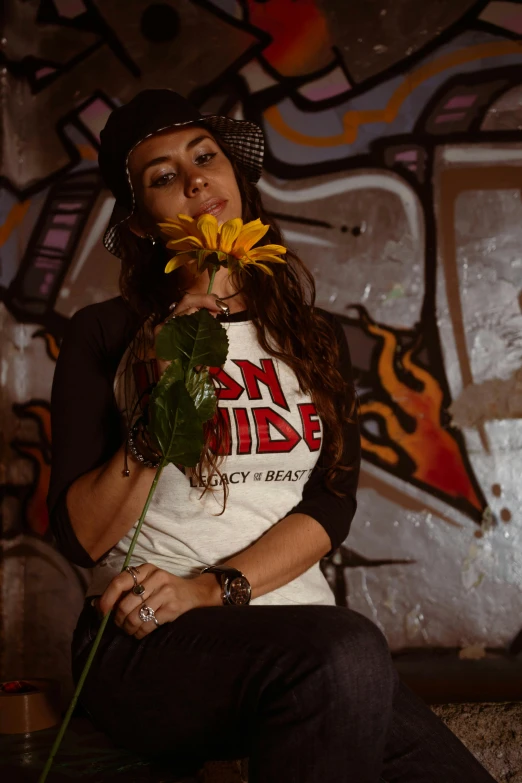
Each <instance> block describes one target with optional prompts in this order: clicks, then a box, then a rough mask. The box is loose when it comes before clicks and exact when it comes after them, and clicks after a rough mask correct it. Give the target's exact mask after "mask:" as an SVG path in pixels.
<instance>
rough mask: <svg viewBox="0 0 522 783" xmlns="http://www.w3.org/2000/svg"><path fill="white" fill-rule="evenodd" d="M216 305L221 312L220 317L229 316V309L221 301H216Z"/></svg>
mask: <svg viewBox="0 0 522 783" xmlns="http://www.w3.org/2000/svg"><path fill="white" fill-rule="evenodd" d="M216 304H217V306H218V307H219V309H220V310H221V313H222V315H226V316H229V315H230V307H229V306H228V305H227V304H225V302H223V301H222V300H221V299H216Z"/></svg>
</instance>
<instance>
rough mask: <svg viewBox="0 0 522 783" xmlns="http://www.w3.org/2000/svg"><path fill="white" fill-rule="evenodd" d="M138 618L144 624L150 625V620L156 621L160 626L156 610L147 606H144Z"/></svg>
mask: <svg viewBox="0 0 522 783" xmlns="http://www.w3.org/2000/svg"><path fill="white" fill-rule="evenodd" d="M138 617H139V618H140V620H141V621H142V623H148V622H149V621H150V620H154V621H155V623H156V625H159V623H158V621H157V620H156V615H155V613H154V609H152V608H151V607H150V606H147V604H143V606H142V607H141V609H140V611H139V612H138Z"/></svg>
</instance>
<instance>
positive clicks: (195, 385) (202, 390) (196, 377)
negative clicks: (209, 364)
mask: <svg viewBox="0 0 522 783" xmlns="http://www.w3.org/2000/svg"><path fill="white" fill-rule="evenodd" d="M186 386H187V391H188V393H189V394H190V396H191V398H192V401H193V403H194V406H195V408H196V410H197V413H198V416H199V420H200V421H201V422H202V423H203V422H205V421H208V420H209V419H211V418H212V416H213V415H214V413H215V412H216V407H217V397H216V390H215V388H214V384H213V383H212V379H211V377H210V373H209V371H208V370H207V368H206V367H205V368H204V369H202V370H200V372H197V371H196V370H190V371H189V372H188V373H187V380H186Z"/></svg>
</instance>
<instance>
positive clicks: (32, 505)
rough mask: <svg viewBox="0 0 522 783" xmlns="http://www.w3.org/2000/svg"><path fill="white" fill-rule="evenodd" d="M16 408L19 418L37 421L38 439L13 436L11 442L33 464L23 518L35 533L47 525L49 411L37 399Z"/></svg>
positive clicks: (49, 470) (49, 451) (49, 440)
mask: <svg viewBox="0 0 522 783" xmlns="http://www.w3.org/2000/svg"><path fill="white" fill-rule="evenodd" d="M17 408H18V410H17V413H18V415H19V416H20V417H21V418H30V419H35V420H36V422H37V424H38V431H39V435H40V443H34V442H24V441H22V440H15V441H13V444H12V445H13V447H14V448H15V449H16V451H17V452H18V453H19V454H21V455H22V456H24V457H27V458H28V459H30V460H31V462H32V463H33V465H34V469H35V479H34V490H33V492H32V494H31V497H30V498H29V501H28V503H27V508H26V522H27V524H28V525H29V527H30V528H31V530H32V531H33V532H34V533H38V535H43V534H44V533H45V532H46V530H47V528H48V526H49V517H48V514H47V502H46V499H47V492H48V489H49V479H50V477H51V462H50V455H51V412H50V410H49V408H48V407H46V406H45V405H44V404H42V403H39V402H29V403H27V404H25V405H21V406H17Z"/></svg>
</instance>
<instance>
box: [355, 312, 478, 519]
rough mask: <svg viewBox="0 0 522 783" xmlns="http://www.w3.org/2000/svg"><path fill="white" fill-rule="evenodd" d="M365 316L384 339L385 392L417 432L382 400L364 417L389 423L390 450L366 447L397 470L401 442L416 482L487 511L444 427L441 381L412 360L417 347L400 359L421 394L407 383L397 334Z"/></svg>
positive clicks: (366, 406) (364, 410)
mask: <svg viewBox="0 0 522 783" xmlns="http://www.w3.org/2000/svg"><path fill="white" fill-rule="evenodd" d="M363 318H364V322H365V325H366V328H367V330H368V331H369V332H370V334H373V335H377V336H379V337H381V338H382V348H381V352H380V355H379V360H378V374H379V378H380V381H381V383H382V386H383V388H384V389H385V390H386V391H387V392H388V394H389V395H390V397H391V398H392V400H393V401H394V402H395V403H397V404H398V405H399V406H400V408H401V409H402V410H403V411H404V413H406V414H407V415H408V416H410V417H412V418H413V419H414V420H415V427H414V429H413V432H407V431H406V430H405V429H404V428H403V427H402V425H401V423H400V421H399V420H398V418H397V416H396V415H395V413H394V412H393V411H392V409H391V408H390V407H389V406H388V405H387V404H385V403H382V402H377V401H369V402H366V403H362V404H361V416H364V415H369V414H373V415H375V416H379V417H380V418H381V419H382V420H383V421H384V423H385V425H386V430H387V434H388V437H389V438H390V440H391V441H392V445H391V446H383V445H379V444H375V443H372V442H371V441H369V440H368V439H367V438H366V437H364V435H363V437H362V446H363V449H364V450H365V451H367V452H370V453H372V454H375V455H376V456H377V457H379V459H380V460H382V462H384V463H386V464H388V465H389V466H391V467H394V466H396V465H397V463H398V461H399V452H398V451H397V450H396V449H395V448H394V444H396V445H397V446H398V447H400V449H402V450H403V451H405V452H406V453H407V454H408V456H409V457H410V458H411V459H412V461H413V463H414V465H415V470H414V472H413V474H412V478H415V479H417V480H418V481H420V482H422V483H423V484H427V485H428V486H430V487H433V488H436V489H438V490H439V491H441V492H443V493H444V494H446V495H448V496H449V497H452V498H456V499H461V498H464V499H465V500H467V501H468V502H469V503H470V504H471V505H472V506H473V507H474V508H476V509H477V510H479V511H482V510H483V503H482V502H481V500H480V498H479V497H478V496H477V493H476V492H475V489H474V488H473V484H472V482H471V479H470V476H469V474H468V471H467V469H466V466H465V464H464V461H463V459H462V455H461V452H460V449H459V445H458V443H457V442H456V440H455V439H454V438H453V437H452V435H451V433H450V432H448V431H447V430H445V429H444V428H443V427H442V424H441V414H442V410H443V393H442V389H441V388H440V385H439V383H438V381H437V380H436V379H435V378H434V377H433V376H432V375H431V374H430V373H429V372H428V371H427V370H425V369H424V368H422V367H420V366H419V365H418V364H416V363H415V361H414V360H413V358H412V354H413V351H414V350H415V346H413V347H411V348H409V349H408V350H407V351H406V352H405V354H404V355H403V356H402V357H401V362H402V366H403V367H404V369H405V370H406V371H407V372H409V373H410V374H411V375H412V376H413V378H415V380H416V381H420V383H421V384H422V390H421V391H417V390H415V389H413V388H411V387H410V386H408V385H407V384H406V383H403V382H402V381H401V380H400V379H399V378H398V377H397V375H396V373H395V369H394V360H395V359H396V356H397V338H396V336H395V335H394V334H393V332H391V331H389V330H388V329H386V328H384V327H382V326H378V325H377V324H375V323H373V322H372V321H371V320H370V319H369V317H368V316H367V315H366V314H365V315H364V316H363Z"/></svg>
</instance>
